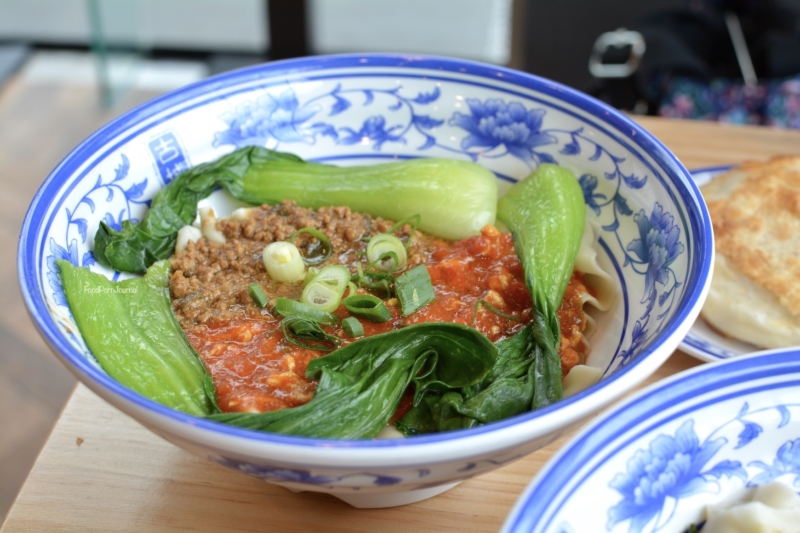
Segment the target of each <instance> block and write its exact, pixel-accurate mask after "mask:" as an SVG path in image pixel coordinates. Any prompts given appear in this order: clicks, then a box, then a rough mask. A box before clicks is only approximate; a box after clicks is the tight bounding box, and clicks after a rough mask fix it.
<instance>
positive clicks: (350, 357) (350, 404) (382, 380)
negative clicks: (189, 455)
mask: <svg viewBox="0 0 800 533" xmlns="http://www.w3.org/2000/svg"><path fill="white" fill-rule="evenodd" d="M496 358H497V348H496V347H495V345H494V344H492V343H491V341H489V339H487V338H486V337H484V336H483V335H482V334H481V333H479V332H478V331H476V330H474V329H472V328H468V327H466V326H461V325H458V324H448V323H427V324H418V325H414V326H409V327H407V328H403V329H400V330H397V331H392V332H389V333H384V334H381V335H375V336H372V337H366V338H364V339H361V340H358V341H356V342H354V343H352V344H350V345H348V346H345V347H344V348H341V349H339V350H336V351H335V352H332V353H330V354H328V355H326V356H324V357H320V358H318V359H314V360H312V361H311V362H310V363H309V365H308V370H307V372H306V376H307V377H309V378H310V379H319V385H318V386H317V391H316V394H315V395H314V398H313V399H312V400H311V401H310V402H308V403H307V404H305V405H301V406H299V407H293V408H290V409H281V410H279V411H271V412H268V413H223V414H215V415H211V416H210V418H211V419H212V420H217V421H220V422H225V423H228V424H233V425H236V426H241V427H245V428H250V429H257V430H263V431H270V432H272V433H284V434H291V435H304V436H309V437H318V438H339V439H361V438H371V437H374V436H375V435H377V434H378V432H380V430H381V429H383V428H384V427H385V426H386V424H387V423H388V421H389V419H390V418H391V416H392V415H393V414H394V412H395V410H396V409H397V405H398V404H399V402H400V399H401V397H402V396H403V393H404V392H405V390H406V387H407V386H408V384H409V383H410V382H411V380H412V378H414V376H418V375H421V374H422V375H426V376H429V378H430V379H431V380H432V381H436V382H437V383H441V384H442V386H444V387H447V388H459V387H466V386H469V385H471V384H474V383H476V382H478V381H480V380H481V379H482V378H483V377H484V376H485V375H486V373H487V372H488V371H489V370H490V369H491V368H492V366H493V365H494V362H495V360H496Z"/></svg>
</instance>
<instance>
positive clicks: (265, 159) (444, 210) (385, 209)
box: [94, 146, 497, 273]
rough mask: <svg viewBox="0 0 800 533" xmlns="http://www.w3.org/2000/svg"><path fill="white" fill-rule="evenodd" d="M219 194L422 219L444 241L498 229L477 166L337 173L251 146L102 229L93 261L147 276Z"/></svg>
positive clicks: (433, 163)
mask: <svg viewBox="0 0 800 533" xmlns="http://www.w3.org/2000/svg"><path fill="white" fill-rule="evenodd" d="M218 187H223V188H225V189H226V190H227V191H228V192H229V193H231V194H232V195H233V196H234V197H235V198H237V199H239V200H242V201H245V202H249V203H251V204H264V203H268V204H272V203H277V202H279V201H281V200H294V201H296V202H297V203H298V204H299V205H301V206H304V207H312V208H316V207H322V206H330V205H345V206H349V207H350V208H352V209H353V210H355V211H360V212H364V213H368V214H370V215H373V216H380V217H384V218H388V219H393V220H400V219H402V218H403V217H405V216H407V215H408V213H416V214H419V215H420V216H421V222H420V225H419V229H420V230H422V231H426V232H429V233H431V234H433V235H437V236H439V237H442V238H445V239H462V238H465V237H468V236H470V235H477V234H478V233H479V232H480V230H481V228H482V227H483V226H485V225H486V224H492V223H494V219H495V213H496V201H497V182H496V178H495V176H494V174H493V173H492V172H490V171H489V170H486V169H485V168H483V167H481V166H479V165H476V164H474V163H468V162H465V161H455V160H450V159H413V160H408V161H399V162H393V163H387V164H381V165H370V166H357V167H336V166H332V165H323V164H319V163H311V162H307V161H304V160H302V159H301V158H299V157H297V156H295V155H292V154H287V153H282V152H275V151H272V150H268V149H266V148H261V147H256V146H251V147H247V148H241V149H239V150H236V151H234V152H232V153H230V154H228V155H225V156H223V157H221V158H220V159H218V160H216V161H213V162H210V163H204V164H201V165H198V166H196V167H194V168H192V169H189V170H187V171H186V172H183V173H182V174H180V175H179V176H177V177H176V178H175V179H174V180H173V181H172V182H170V183H169V185H167V186H166V187H164V188H163V189H161V190H160V191H159V192H158V194H156V196H155V198H153V201H152V203H151V205H150V210H149V211H148V213H147V214H146V215H145V217H144V218H143V220H142V221H141V222H140V223H138V224H133V223H132V222H130V221H125V222H123V223H122V228H121V231H116V230H114V229H113V228H111V227H110V226H108V225H107V224H105V223H104V222H101V223H100V228H99V229H98V231H97V234H96V235H95V249H94V256H95V258H96V259H97V260H98V261H99V262H100V263H101V264H103V265H105V266H108V267H111V268H114V269H116V270H120V271H124V272H136V273H144V272H145V270H146V269H147V267H148V266H150V265H151V264H153V263H154V262H155V261H158V260H159V259H167V258H168V257H170V255H172V253H173V251H174V249H175V243H176V239H177V232H178V230H179V229H180V228H181V227H183V226H186V225H189V224H191V223H192V222H193V221H194V219H195V216H196V214H197V202H198V201H200V200H201V199H203V198H205V197H206V196H208V195H209V194H211V193H212V192H213V191H214V190H215V189H217V188H218Z"/></svg>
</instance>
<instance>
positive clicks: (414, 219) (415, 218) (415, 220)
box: [386, 215, 422, 250]
mask: <svg viewBox="0 0 800 533" xmlns="http://www.w3.org/2000/svg"><path fill="white" fill-rule="evenodd" d="M420 220H422V217H421V216H420V215H411V216H410V217H406V218H404V219H403V220H400V221H399V222H396V223H395V225H394V226H392V227H391V228H389V231H387V232H386V233H394V232H395V231H397V230H398V229H400V228H402V227H403V226H404V225H405V224H411V234H410V235H409V236H408V240H407V241H406V250H408V247H409V246H411V241H412V240H413V239H414V233H416V232H417V226H419V221H420Z"/></svg>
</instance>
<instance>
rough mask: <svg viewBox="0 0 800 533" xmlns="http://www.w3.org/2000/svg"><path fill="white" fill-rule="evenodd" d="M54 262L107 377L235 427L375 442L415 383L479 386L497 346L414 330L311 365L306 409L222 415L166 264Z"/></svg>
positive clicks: (361, 343) (469, 334) (456, 332)
mask: <svg viewBox="0 0 800 533" xmlns="http://www.w3.org/2000/svg"><path fill="white" fill-rule="evenodd" d="M58 264H59V267H60V268H61V276H62V280H63V286H64V292H65V294H66V296H67V301H68V302H69V304H70V309H71V311H72V315H73V317H74V318H75V322H76V323H77V325H78V329H79V330H80V332H81V335H82V337H83V339H84V341H85V342H86V345H87V346H88V347H89V348H90V349H91V350H92V353H93V354H94V355H95V357H96V358H97V360H98V362H99V363H100V365H101V366H102V367H103V368H104V369H105V370H106V372H108V374H109V375H110V376H111V377H113V378H114V379H116V380H117V381H119V382H120V383H121V384H123V385H125V386H126V387H129V388H131V389H133V390H135V391H136V392H138V393H140V394H142V395H143V396H145V397H147V398H150V399H152V400H154V401H157V402H159V403H162V404H164V405H167V406H169V407H172V408H175V409H178V410H180V411H183V412H186V413H189V414H193V415H196V416H208V417H210V418H211V419H212V420H216V421H219V422H225V423H228V424H233V425H236V426H241V427H246V428H251V429H258V430H263V431H270V432H273V433H284V434H291V435H304V436H309V437H320V438H337V439H344V438H351V439H358V438H370V437H374V436H375V435H377V434H378V432H379V431H380V430H381V429H382V428H383V427H385V426H386V424H387V423H388V421H389V419H390V418H391V416H392V415H393V414H394V412H395V410H396V409H397V406H398V404H399V403H400V399H401V397H402V396H403V393H404V392H405V390H406V388H407V387H408V384H409V383H410V382H411V380H412V379H414V378H415V377H416V378H417V379H419V378H420V377H421V376H426V377H427V378H428V379H430V380H432V381H435V382H436V383H440V384H442V386H445V387H448V388H460V387H466V386H470V385H472V384H475V383H478V382H479V381H480V380H481V379H483V377H484V376H485V375H486V373H487V372H489V370H490V369H491V368H492V367H493V366H494V364H495V360H496V359H497V348H496V347H495V345H494V344H492V343H491V341H489V339H487V338H486V337H485V336H483V335H482V334H481V333H480V332H478V331H476V330H474V329H472V328H469V327H466V326H462V325H459V324H450V323H429V324H418V325H415V326H409V327H407V328H403V329H400V330H397V331H392V332H389V333H384V334H381V335H374V336H372V337H366V338H363V339H360V340H357V341H355V342H353V343H352V344H350V345H348V346H345V347H344V348H340V349H338V350H336V351H333V352H331V353H330V354H328V355H325V356H323V357H320V358H318V359H314V360H312V361H311V362H310V363H309V365H308V369H307V372H306V376H307V377H308V378H310V379H319V385H318V386H317V390H316V393H315V395H314V398H313V399H312V400H311V401H310V402H309V403H307V404H305V405H301V406H299V407H292V408H288V409H281V410H278V411H271V412H267V413H219V409H218V408H217V406H216V400H215V399H216V396H215V391H214V386H213V383H212V381H211V376H210V375H209V374H208V373H207V370H206V369H205V366H204V365H203V363H202V362H201V360H200V358H199V357H198V355H197V353H196V352H195V351H194V349H193V348H192V346H191V345H190V344H189V342H188V341H187V339H186V337H185V335H184V333H183V331H182V330H181V328H180V325H179V324H178V322H177V320H176V319H175V316H174V314H173V312H172V306H171V304H170V301H169V295H168V289H167V280H168V274H169V264H168V263H167V262H166V261H163V262H159V263H156V264H154V265H153V266H152V267H150V269H149V270H148V271H147V274H146V275H145V276H144V277H143V278H135V279H130V280H126V281H121V282H113V281H109V280H108V279H106V278H105V277H104V276H102V275H100V274H95V273H93V272H91V271H89V270H88V269H86V268H80V267H76V266H74V265H72V264H71V263H69V262H67V261H59V263H58ZM289 318H293V319H296V321H297V322H300V321H305V323H306V324H311V323H312V322H311V321H310V320H308V319H303V318H300V317H298V316H297V315H291V316H290V317H288V318H287V319H285V320H289ZM314 324H316V323H315V322H314ZM316 327H317V329H319V326H316ZM320 331H321V330H320ZM337 341H338V339H337Z"/></svg>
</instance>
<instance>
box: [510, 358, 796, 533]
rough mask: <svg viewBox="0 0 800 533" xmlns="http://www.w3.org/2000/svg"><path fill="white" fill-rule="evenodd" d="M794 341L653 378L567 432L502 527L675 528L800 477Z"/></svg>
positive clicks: (648, 532)
mask: <svg viewBox="0 0 800 533" xmlns="http://www.w3.org/2000/svg"><path fill="white" fill-rule="evenodd" d="M798 386H800V349H798V348H785V349H782V350H771V351H767V352H759V353H757V354H751V355H746V356H742V357H738V358H736V359H730V360H727V361H722V362H719V363H717V364H712V365H702V366H699V367H697V368H695V369H692V370H690V371H687V372H682V373H680V374H677V375H675V376H673V377H671V378H669V379H667V380H664V381H660V382H658V383H655V384H653V385H651V386H649V387H647V388H646V389H644V390H642V391H640V392H639V393H638V394H636V395H634V396H631V397H630V398H629V399H627V400H626V401H625V402H623V403H621V404H619V405H617V406H616V407H615V408H613V409H611V410H610V411H609V412H607V413H606V414H605V415H603V416H602V417H600V418H599V419H597V420H596V421H595V422H594V423H592V424H591V425H590V426H588V427H586V428H585V429H584V430H583V431H581V432H580V433H579V434H578V435H577V436H575V437H574V438H573V439H572V440H571V441H570V442H569V443H568V444H567V445H566V446H565V447H564V448H562V450H561V451H560V452H559V453H558V455H556V456H555V457H554V458H553V459H552V460H551V461H550V462H549V463H548V464H547V465H546V466H545V468H544V469H543V470H542V472H541V473H540V474H539V475H538V476H537V477H536V478H535V479H534V480H533V482H532V483H531V485H530V486H529V487H528V489H527V490H526V491H525V493H524V494H523V495H522V496H521V498H520V499H519V501H518V502H517V504H516V506H515V507H514V509H513V510H512V512H511V514H510V515H509V517H508V519H507V521H506V523H505V525H504V528H503V532H505V533H522V532H525V533H544V532H548V533H582V532H584V531H592V532H608V533H655V532H658V533H681V532H683V531H685V530H686V528H687V527H688V526H689V525H690V524H693V523H699V522H701V521H702V520H703V518H704V512H705V507H706V506H707V505H710V504H714V503H718V502H721V501H726V502H730V501H735V500H739V499H741V497H743V496H744V495H745V493H746V491H747V489H748V488H751V487H755V486H758V485H762V484H766V483H768V482H770V481H775V480H777V481H779V482H783V483H786V484H788V485H789V486H792V487H794V489H795V490H797V489H798V487H800V402H798V396H797V391H798Z"/></svg>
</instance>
